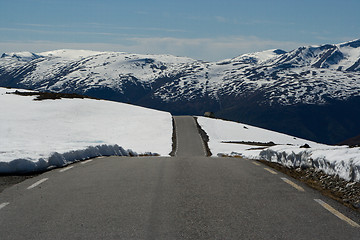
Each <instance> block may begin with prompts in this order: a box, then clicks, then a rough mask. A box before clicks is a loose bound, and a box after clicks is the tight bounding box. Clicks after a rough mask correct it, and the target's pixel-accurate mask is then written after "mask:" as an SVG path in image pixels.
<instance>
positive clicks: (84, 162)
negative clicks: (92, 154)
mask: <svg viewBox="0 0 360 240" xmlns="http://www.w3.org/2000/svg"><path fill="white" fill-rule="evenodd" d="M98 158H103V157H98ZM92 161H93V160H92V159H89V160H86V161H82V162H80V164H87V163H89V162H92Z"/></svg>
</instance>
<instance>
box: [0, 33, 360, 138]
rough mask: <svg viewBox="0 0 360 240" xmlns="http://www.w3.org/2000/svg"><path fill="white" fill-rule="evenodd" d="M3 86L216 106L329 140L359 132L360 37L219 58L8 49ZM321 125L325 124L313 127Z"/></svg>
mask: <svg viewBox="0 0 360 240" xmlns="http://www.w3.org/2000/svg"><path fill="white" fill-rule="evenodd" d="M0 86H3V87H18V88H25V89H32V90H40V91H54V92H67V93H73V92H74V93H78V94H85V95H89V96H92V97H97V98H104V99H108V100H115V101H120V102H129V103H132V104H136V105H141V106H145V107H151V108H155V109H159V110H165V111H170V112H172V113H173V114H196V115H199V114H202V113H203V112H205V111H213V112H215V113H216V115H217V116H220V117H224V118H228V119H230V120H235V121H243V122H245V123H248V124H253V125H257V126H259V127H266V128H268V129H272V130H276V131H280V132H284V133H288V134H291V135H295V136H299V137H303V138H308V139H310V140H314V141H319V142H325V143H337V142H340V141H342V140H344V139H346V138H350V137H352V136H354V135H356V134H358V133H360V127H356V126H355V125H357V124H355V119H356V118H357V117H360V112H359V110H357V109H358V108H359V106H360V105H358V104H359V103H358V99H359V98H360V39H358V40H353V41H350V42H346V43H340V44H324V45H319V46H305V47H299V48H297V49H294V50H292V51H289V52H285V51H283V50H280V49H272V50H267V51H263V52H256V53H249V54H243V55H240V56H237V57H234V58H232V59H225V60H222V61H218V62H206V61H200V60H194V59H191V58H186V57H175V56H171V55H145V54H131V53H124V52H96V51H87V50H55V51H49V52H43V53H30V52H22V53H9V54H6V53H4V54H3V55H2V56H1V58H0ZM334 106H336V108H334ZM307 111H310V112H311V113H312V115H313V116H308V118H311V121H309V123H306V124H305V123H302V122H301V121H299V119H303V120H302V121H303V122H304V121H305V122H306V121H308V120H306V119H304V116H303V115H307V114H308V112H307ZM272 112H273V113H272ZM275 112H276V114H275ZM320 113H321V115H320ZM334 114H335V115H336V114H338V115H342V116H334ZM275 115H277V116H275ZM281 115H282V116H283V117H284V118H286V119H284V120H282V119H281ZM299 115H301V116H299ZM343 115H344V116H343ZM345 116H346V117H345ZM265 117H267V118H269V119H270V120H268V123H267V122H266V121H265V120H264V118H265ZM291 119H292V120H291ZM348 119H350V120H348ZM289 121H293V122H294V123H291V122H289ZM295 122H296V124H295ZM319 123H321V124H319ZM288 125H289V126H288ZM319 125H320V127H318V128H320V129H321V131H320V130H317V129H314V127H313V126H319ZM321 125H324V126H323V127H321ZM327 131H328V132H331V133H326V132H327Z"/></svg>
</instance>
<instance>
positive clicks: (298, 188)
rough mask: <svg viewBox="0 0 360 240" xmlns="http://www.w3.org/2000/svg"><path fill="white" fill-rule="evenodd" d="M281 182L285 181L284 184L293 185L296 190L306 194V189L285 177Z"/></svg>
mask: <svg viewBox="0 0 360 240" xmlns="http://www.w3.org/2000/svg"><path fill="white" fill-rule="evenodd" d="M281 180H283V181H284V182H286V183H287V184H289V185H291V186H292V187H293V188H296V189H297V190H298V191H300V192H305V189H304V188H303V187H301V186H299V185H297V184H296V183H294V182H293V181H291V180H289V179H287V178H285V177H282V178H281Z"/></svg>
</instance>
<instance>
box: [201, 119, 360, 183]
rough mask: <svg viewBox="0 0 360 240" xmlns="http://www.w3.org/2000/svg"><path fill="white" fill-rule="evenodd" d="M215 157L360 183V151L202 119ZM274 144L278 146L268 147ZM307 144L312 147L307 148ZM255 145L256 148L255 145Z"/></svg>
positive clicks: (216, 120) (241, 125) (221, 121)
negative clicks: (303, 170)
mask: <svg viewBox="0 0 360 240" xmlns="http://www.w3.org/2000/svg"><path fill="white" fill-rule="evenodd" d="M198 122H199V124H200V126H201V127H202V128H203V129H204V130H205V131H206V133H207V134H208V135H209V148H210V150H211V152H212V153H213V154H214V155H218V156H223V155H232V156H242V157H246V158H251V159H263V160H266V161H270V162H277V163H280V164H282V165H284V166H287V167H294V168H298V167H301V168H307V167H312V168H315V169H316V170H319V171H324V172H325V173H327V174H330V175H338V176H339V177H341V178H343V179H345V180H348V181H357V182H360V148H359V147H357V148H349V147H347V146H329V145H325V144H319V143H315V142H312V141H308V140H305V139H300V138H296V137H293V136H289V135H286V134H281V133H278V132H273V131H269V130H265V129H261V128H257V127H254V126H250V125H246V124H242V123H236V122H230V121H224V120H218V119H210V118H205V117H199V118H198ZM269 142H272V143H273V145H274V146H266V145H268V143H269ZM305 144H307V145H308V146H309V147H310V148H305ZM254 145H255V146H254Z"/></svg>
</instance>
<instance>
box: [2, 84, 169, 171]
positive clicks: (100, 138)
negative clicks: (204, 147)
mask: <svg viewBox="0 0 360 240" xmlns="http://www.w3.org/2000/svg"><path fill="white" fill-rule="evenodd" d="M11 92H15V90H13V89H5V88H0V103H1V104H0V112H1V115H0V173H24V172H33V171H43V170H46V169H49V168H53V167H61V166H65V165H67V164H69V163H72V162H75V161H80V160H84V159H88V158H92V157H97V156H104V155H106V156H108V155H118V156H129V155H131V156H134V155H138V154H147V155H153V154H158V155H161V156H166V155H168V154H169V153H170V152H171V144H172V140H171V137H172V117H171V114H170V113H167V112H161V111H156V110H151V109H146V108H142V107H137V106H133V105H129V104H123V103H116V102H110V101H102V100H93V99H60V100H43V101H33V99H34V96H19V95H14V94H8V93H11ZM154 136H156V138H154Z"/></svg>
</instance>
